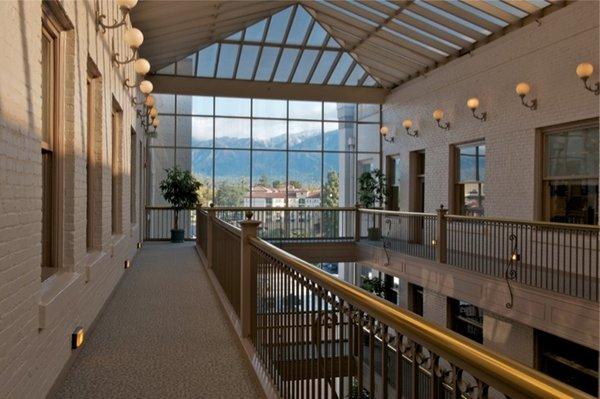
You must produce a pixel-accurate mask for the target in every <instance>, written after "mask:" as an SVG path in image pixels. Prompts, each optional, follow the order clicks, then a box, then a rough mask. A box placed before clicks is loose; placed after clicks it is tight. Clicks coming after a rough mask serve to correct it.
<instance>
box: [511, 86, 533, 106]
mask: <svg viewBox="0 0 600 399" xmlns="http://www.w3.org/2000/svg"><path fill="white" fill-rule="evenodd" d="M515 90H516V92H517V94H518V95H519V97H521V103H522V104H523V105H524V106H526V107H527V108H529V109H530V110H532V111H535V110H536V109H537V99H535V98H534V99H533V100H531V101H530V102H529V103H527V102H526V101H525V96H526V95H528V94H529V92H530V91H531V87H530V86H529V83H525V82H521V83H519V84H518V85H517V87H516V88H515Z"/></svg>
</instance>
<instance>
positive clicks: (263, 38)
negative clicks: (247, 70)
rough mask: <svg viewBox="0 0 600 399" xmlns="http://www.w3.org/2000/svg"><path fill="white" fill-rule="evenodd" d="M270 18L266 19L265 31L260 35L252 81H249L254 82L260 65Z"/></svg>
mask: <svg viewBox="0 0 600 399" xmlns="http://www.w3.org/2000/svg"><path fill="white" fill-rule="evenodd" d="M271 18H272V17H269V18H268V19H267V22H266V23H265V29H264V31H263V35H262V39H261V43H260V47H259V49H258V54H257V55H256V64H254V72H253V73H252V79H251V80H254V79H255V78H256V73H257V72H258V65H259V64H260V59H261V57H262V52H263V47H264V43H265V40H266V37H267V32H268V31H269V25H271Z"/></svg>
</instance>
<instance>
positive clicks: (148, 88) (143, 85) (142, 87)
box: [140, 80, 154, 94]
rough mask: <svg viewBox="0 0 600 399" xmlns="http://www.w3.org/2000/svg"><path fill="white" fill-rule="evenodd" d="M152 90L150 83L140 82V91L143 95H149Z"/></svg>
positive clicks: (146, 81) (147, 81)
mask: <svg viewBox="0 0 600 399" xmlns="http://www.w3.org/2000/svg"><path fill="white" fill-rule="evenodd" d="M152 90H154V86H153V85H152V82H150V81H149V80H142V81H141V82H140V91H141V92H142V93H144V94H150V93H152Z"/></svg>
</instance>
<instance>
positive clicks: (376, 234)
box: [367, 227, 381, 241]
mask: <svg viewBox="0 0 600 399" xmlns="http://www.w3.org/2000/svg"><path fill="white" fill-rule="evenodd" d="M367 232H368V234H367V237H368V238H369V241H379V240H381V229H380V228H379V227H369V229H368V231H367Z"/></svg>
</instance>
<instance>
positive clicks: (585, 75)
mask: <svg viewBox="0 0 600 399" xmlns="http://www.w3.org/2000/svg"><path fill="white" fill-rule="evenodd" d="M575 73H577V76H579V79H581V80H583V85H584V86H585V89H586V90H587V91H591V92H592V93H594V94H595V95H598V94H600V82H596V84H594V86H592V85H591V84H589V83H588V79H589V78H590V76H592V73H594V66H593V65H592V64H590V63H589V62H582V63H581V64H579V65H577V69H576V70H575Z"/></svg>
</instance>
